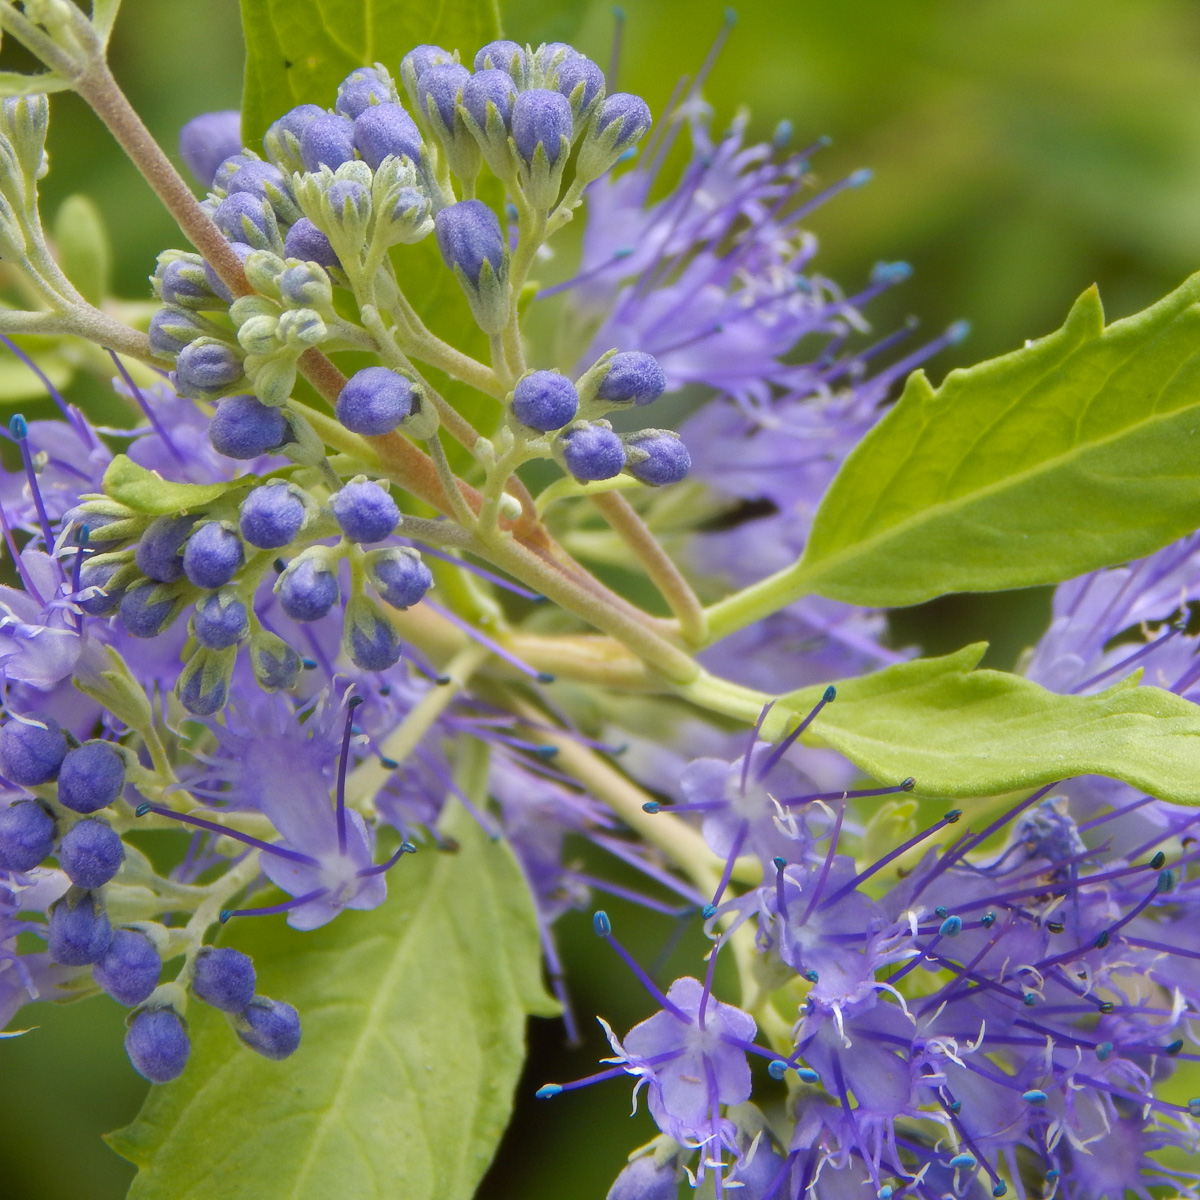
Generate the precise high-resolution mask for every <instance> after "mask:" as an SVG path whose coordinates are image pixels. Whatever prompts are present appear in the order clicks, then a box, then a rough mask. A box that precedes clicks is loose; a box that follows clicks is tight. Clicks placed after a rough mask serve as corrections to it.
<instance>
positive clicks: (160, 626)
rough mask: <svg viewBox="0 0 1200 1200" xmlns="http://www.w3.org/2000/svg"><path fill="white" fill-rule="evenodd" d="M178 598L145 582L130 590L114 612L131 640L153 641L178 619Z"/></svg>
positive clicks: (167, 589) (158, 586) (161, 587)
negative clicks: (147, 639) (116, 612)
mask: <svg viewBox="0 0 1200 1200" xmlns="http://www.w3.org/2000/svg"><path fill="white" fill-rule="evenodd" d="M180 607H181V605H180V601H179V597H178V596H177V595H176V594H175V593H174V592H173V591H172V590H171V589H170V588H168V587H163V586H162V585H160V584H157V583H153V582H148V583H140V584H137V585H136V586H135V587H131V588H130V589H129V591H127V592H126V593H125V595H124V596H122V597H121V606H120V608H119V609H118V610H117V611H118V616H119V617H120V621H121V624H122V626H124V629H125V632H126V633H128V634H129V635H130V636H131V637H137V638H154V637H158V635H159V634H160V633H162V631H163V630H164V629H166V628H167V626H168V625H170V624H171V622H172V621H173V620H174V619H175V618H176V617H177V616H178V615H179V609H180Z"/></svg>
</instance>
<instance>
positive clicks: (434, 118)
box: [417, 63, 480, 179]
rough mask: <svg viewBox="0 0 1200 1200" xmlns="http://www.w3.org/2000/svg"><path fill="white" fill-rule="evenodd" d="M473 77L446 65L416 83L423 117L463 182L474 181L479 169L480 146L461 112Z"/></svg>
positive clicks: (463, 68)
mask: <svg viewBox="0 0 1200 1200" xmlns="http://www.w3.org/2000/svg"><path fill="white" fill-rule="evenodd" d="M470 78H471V73H470V72H469V71H468V70H467V69H466V67H461V66H459V65H458V63H443V64H441V65H440V66H436V67H431V68H430V69H429V70H428V71H426V72H425V73H424V74H423V75H422V76H421V77H420V79H419V80H418V81H417V96H418V99H419V102H420V110H421V115H422V117H424V118H425V120H426V122H427V123H428V125H429V127H430V129H432V130H433V133H434V136H435V137H436V138H437V140H438V141H439V142H440V143H441V145H442V148H443V150H445V152H446V161H447V163H448V164H449V166H450V170H451V171H453V172H454V174H455V175H457V176H458V177H459V178H460V179H474V178H475V176H476V175H478V174H479V166H480V153H479V145H478V143H477V142H476V141H475V138H474V137H473V136H472V134H471V133H470V131H469V130H468V129H467V127H466V125H464V124H463V119H462V116H461V115H460V114H459V111H458V105H459V101H460V100H461V98H462V92H463V87H464V85H465V84H467V83H468V82H469V81H470Z"/></svg>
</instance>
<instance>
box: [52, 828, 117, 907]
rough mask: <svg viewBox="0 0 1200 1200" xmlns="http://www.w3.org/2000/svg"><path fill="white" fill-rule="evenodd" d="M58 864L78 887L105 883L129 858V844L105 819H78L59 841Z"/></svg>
mask: <svg viewBox="0 0 1200 1200" xmlns="http://www.w3.org/2000/svg"><path fill="white" fill-rule="evenodd" d="M57 853H58V865H59V866H60V867H62V869H63V870H64V871H65V872H66V873H67V878H68V879H69V880H70V881H71V882H72V883H73V884H75V886H76V887H81V888H88V889H89V890H91V889H94V888H100V887H103V886H104V885H105V884H106V883H107V882H108V881H109V880H110V879H111V878H112V877H113V876H114V875H115V874H116V873H117V872H118V871H119V870H120V869H121V863H122V862H124V861H125V846H124V844H123V843H122V842H121V838H120V836H119V835H118V834H116V833H115V832H113V830H112V829H110V828H109V826H107V825H106V824H105V823H104V822H103V821H97V820H95V819H94V818H91V817H88V818H86V819H85V820H83V821H76V822H75V824H74V825H72V826H71V828H70V829H68V830H67V832H66V833H64V834H63V836H62V838H61V839H60V840H59V843H58V852H57Z"/></svg>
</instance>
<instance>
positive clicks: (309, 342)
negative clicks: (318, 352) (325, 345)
mask: <svg viewBox="0 0 1200 1200" xmlns="http://www.w3.org/2000/svg"><path fill="white" fill-rule="evenodd" d="M275 336H276V337H277V338H278V339H279V340H280V341H281V342H282V343H283V344H284V345H285V346H289V347H291V348H292V349H294V350H300V351H304V350H307V349H308V348H309V347H310V346H318V345H320V344H321V342H323V341H324V340H325V339H326V338H327V337H328V336H329V330H328V328H327V327H326V325H325V322H324V321H323V320H322V319H321V314H320V313H318V312H315V311H314V310H313V309H311V308H289V309H288V310H287V311H286V312H285V313H283V315H282V316H281V317H280V318H279V324H278V325H277V326H276V328H275Z"/></svg>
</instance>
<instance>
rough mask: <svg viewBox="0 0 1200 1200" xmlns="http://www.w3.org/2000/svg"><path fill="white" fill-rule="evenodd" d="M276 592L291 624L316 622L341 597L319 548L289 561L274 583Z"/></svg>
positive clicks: (334, 575) (336, 583)
mask: <svg viewBox="0 0 1200 1200" xmlns="http://www.w3.org/2000/svg"><path fill="white" fill-rule="evenodd" d="M275 592H276V594H277V595H278V596H279V604H280V607H282V609H283V611H284V612H285V613H287V615H288V616H289V617H291V618H292V620H293V621H319V620H320V619H321V618H322V617H324V616H326V615H327V614H328V613H329V611H330V609H332V608H333V606H334V605H335V604H336V603H337V602H338V597H339V595H340V593H339V591H338V581H337V575H336V574H334V572H333V571H332V570H331V569H330V566H329V562H328V559H327V558H326V556H325V555H324V554H323V553H321V551H320V548H318V549H317V552H316V553H312V552H306V553H305V554H302V555H300V556H299V557H297V558H294V559H292V561H291V562H290V563H289V564H288V567H287V570H286V571H284V572H283V574H282V575H280V576H279V578H278V579H277V580H276V581H275Z"/></svg>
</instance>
